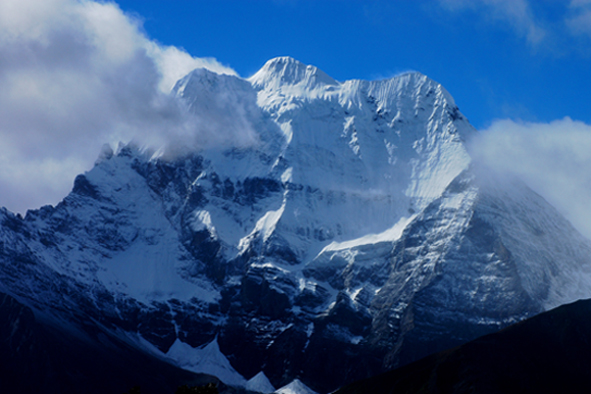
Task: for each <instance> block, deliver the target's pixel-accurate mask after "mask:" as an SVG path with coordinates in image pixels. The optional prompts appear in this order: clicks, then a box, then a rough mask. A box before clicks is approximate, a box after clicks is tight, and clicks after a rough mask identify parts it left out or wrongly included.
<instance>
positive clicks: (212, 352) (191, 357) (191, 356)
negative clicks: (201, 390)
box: [166, 337, 247, 387]
mask: <svg viewBox="0 0 591 394" xmlns="http://www.w3.org/2000/svg"><path fill="white" fill-rule="evenodd" d="M166 357H168V358H169V359H171V360H173V362H174V363H175V364H176V365H177V366H179V367H180V368H182V369H185V370H187V371H192V372H197V373H205V374H208V375H213V376H215V377H217V378H218V379H220V380H221V381H222V382H224V383H225V384H227V385H230V386H239V387H245V386H246V384H247V381H246V379H244V377H243V376H242V375H240V374H239V373H238V372H237V371H236V370H235V369H234V367H232V365H231V364H230V361H228V359H227V358H226V356H225V355H224V354H223V353H222V352H221V351H220V347H219V345H218V339H217V337H216V338H215V339H214V340H213V341H212V342H210V343H209V344H207V345H206V346H203V347H199V348H194V347H191V345H188V344H186V343H184V342H181V340H180V339H178V338H177V339H176V341H174V343H173V344H172V346H171V347H170V349H168V352H167V353H166Z"/></svg>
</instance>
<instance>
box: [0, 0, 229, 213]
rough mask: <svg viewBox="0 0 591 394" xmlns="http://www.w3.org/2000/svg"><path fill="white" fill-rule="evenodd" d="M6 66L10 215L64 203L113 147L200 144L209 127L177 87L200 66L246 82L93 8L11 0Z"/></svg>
mask: <svg viewBox="0 0 591 394" xmlns="http://www.w3.org/2000/svg"><path fill="white" fill-rule="evenodd" d="M0 59H2V60H1V61H0V87H1V89H0V147H1V148H2V149H1V150H0V206H6V207H7V208H9V209H10V210H12V211H16V212H24V211H25V210H26V209H28V208H35V207H38V206H40V205H44V204H47V203H52V204H55V203H57V202H58V201H60V200H61V199H62V198H63V197H64V196H65V195H66V194H67V193H68V191H69V190H70V189H71V185H72V180H73V179H74V177H75V175H77V174H79V173H82V172H84V171H86V170H88V169H90V168H91V167H92V164H93V163H94V161H95V159H96V158H97V156H98V154H99V152H100V148H101V146H102V145H103V144H104V143H111V144H116V143H118V142H119V141H130V140H131V139H138V140H139V141H141V142H143V143H147V144H156V145H158V144H165V143H166V142H167V141H168V140H169V139H170V137H171V136H172V137H173V139H174V137H175V136H176V137H177V138H178V137H179V136H192V137H193V142H195V143H197V144H198V143H199V142H200V141H201V140H200V139H199V133H200V130H199V122H198V120H197V119H194V117H191V116H190V115H189V114H188V113H187V111H186V110H184V108H182V107H181V106H180V105H179V103H178V102H177V101H176V100H174V99H172V98H171V97H170V96H168V93H169V92H170V89H171V87H172V86H173V84H174V82H175V81H176V80H178V79H179V78H181V77H182V76H183V75H185V74H187V73H188V72H189V71H191V70H192V69H194V68H198V67H203V68H207V69H209V70H211V71H214V72H217V73H225V74H234V75H235V74H236V73H235V72H234V71H233V70H232V69H230V68H228V67H225V66H223V65H221V64H220V63H219V62H217V61H216V60H215V59H200V58H194V57H192V56H190V55H189V54H188V53H186V52H185V51H184V50H182V49H179V48H176V47H171V46H162V45H159V44H158V43H156V42H153V41H151V40H150V39H149V38H148V37H146V36H145V34H144V33H143V32H142V29H141V22H140V21H138V20H137V19H134V18H133V17H130V16H129V15H126V14H124V13H123V12H122V11H121V9H120V8H119V7H118V6H117V5H116V4H115V3H109V2H96V1H90V0H80V1H77V0H2V1H1V2H0ZM205 137H207V136H205ZM205 137H204V139H203V140H207V138H205ZM227 137H228V138H231V137H232V136H227ZM218 140H219V137H218Z"/></svg>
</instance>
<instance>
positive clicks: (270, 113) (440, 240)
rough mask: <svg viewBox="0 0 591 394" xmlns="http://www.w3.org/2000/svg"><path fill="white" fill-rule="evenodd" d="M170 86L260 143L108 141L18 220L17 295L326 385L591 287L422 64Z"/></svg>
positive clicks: (193, 80) (286, 67)
mask: <svg viewBox="0 0 591 394" xmlns="http://www.w3.org/2000/svg"><path fill="white" fill-rule="evenodd" d="M173 92H174V94H175V95H176V97H177V98H178V99H179V100H180V101H181V102H183V103H184V104H185V105H186V107H187V110H188V111H191V112H192V113H193V114H195V116H198V117H199V118H200V119H203V127H205V128H207V130H208V133H210V132H212V131H215V130H222V129H233V130H235V131H236V133H237V135H243V136H244V138H242V139H240V140H239V141H237V142H236V143H235V144H234V145H232V146H228V144H227V143H226V142H219V143H212V144H205V145H204V146H202V147H201V148H194V149H187V146H190V144H189V143H188V142H187V144H186V146H184V147H178V146H172V147H169V148H170V149H169V150H168V151H161V150H160V151H152V150H150V149H146V148H140V147H137V146H134V145H133V144H130V145H122V146H120V147H118V148H117V150H116V151H115V152H113V151H111V150H110V149H106V150H105V151H103V152H102V154H101V157H100V159H99V160H98V161H97V164H96V166H95V167H94V168H93V169H92V170H91V171H89V172H87V173H86V174H83V175H80V176H78V177H77V178H76V180H75V182H74V187H73V190H72V193H71V194H70V195H68V196H67V197H66V198H65V199H64V200H63V201H62V202H61V203H60V204H58V205H57V206H56V207H49V206H48V207H43V208H42V209H40V210H36V211H29V212H28V213H27V215H26V216H25V217H24V218H22V217H20V216H15V215H13V214H11V213H10V212H7V211H5V210H4V211H1V212H0V224H1V225H0V290H2V291H4V292H5V293H7V294H9V295H11V296H13V297H15V298H16V299H18V300H19V301H20V302H22V303H23V304H25V305H27V306H28V307H31V308H32V309H33V310H34V311H36V313H38V314H39V313H42V314H44V316H48V317H47V318H48V319H49V320H52V321H53V322H54V323H53V324H54V325H55V326H59V325H60V324H65V323H64V322H67V324H70V323H71V322H74V323H75V324H77V325H82V324H86V322H94V323H93V324H98V325H100V327H101V329H104V330H107V331H108V332H110V333H112V335H114V336H117V337H118V338H120V340H121V341H124V342H126V343H128V344H129V345H130V346H133V347H135V348H138V349H143V351H146V352H152V353H156V354H158V355H159V356H160V357H162V358H166V359H167V360H168V361H169V362H171V363H172V364H176V365H178V366H184V367H186V368H193V367H194V368H197V367H198V366H200V365H201V366H202V365H205V364H207V363H208V362H209V361H212V362H214V361H215V363H216V365H218V366H221V367H223V368H222V369H223V370H224V371H230V372H229V375H228V376H229V377H231V379H232V382H226V383H231V384H237V385H243V384H246V382H247V381H248V380H250V379H252V378H253V377H255V376H257V375H258V374H259V373H260V372H261V371H262V372H264V375H265V376H266V377H268V379H269V381H270V384H271V385H272V386H274V387H283V386H286V385H288V384H290V382H292V381H293V380H294V379H296V378H297V379H300V380H301V381H302V382H303V383H304V384H306V385H307V386H309V387H310V388H311V389H312V390H314V391H318V392H327V391H330V390H333V389H335V388H337V387H339V386H341V385H342V384H343V383H346V382H351V381H353V380H356V379H360V378H363V377H367V376H370V375H372V374H375V373H378V372H380V371H384V370H386V369H389V368H392V367H394V366H396V365H403V364H406V363H409V362H411V361H414V360H416V359H418V358H420V357H422V356H424V355H426V354H429V353H432V352H435V351H437V350H440V349H444V348H447V347H449V346H455V345H457V344H460V343H463V342H466V341H468V340H470V339H473V338H475V337H477V336H479V335H482V334H485V333H489V332H492V331H495V330H498V329H499V328H502V327H504V326H506V325H508V324H511V323H513V322H516V321H518V320H521V319H523V318H525V317H528V316H532V315H534V314H536V313H539V312H541V311H543V310H545V309H548V308H550V307H553V306H556V305H558V304H561V303H564V302H569V301H573V300H575V299H577V298H581V297H588V296H591V294H589V293H591V291H590V290H589V289H590V288H591V287H589V286H588V285H587V284H588V283H589V281H590V279H589V278H590V277H591V274H590V272H589V270H590V267H591V266H590V264H591V259H590V257H589V256H591V253H590V252H591V246H590V245H589V242H588V241H587V240H585V239H583V238H582V237H581V236H580V235H579V234H578V233H577V232H576V231H575V230H574V229H573V228H572V226H570V224H569V223H568V222H567V221H566V220H565V219H564V218H562V217H561V216H560V215H559V214H558V213H557V212H556V211H555V210H554V209H553V208H552V207H551V206H550V205H548V204H547V203H546V202H545V201H544V200H543V199H542V198H541V197H540V196H538V195H536V194H535V193H534V192H532V191H531V190H530V189H528V188H527V186H525V185H522V184H520V183H519V182H516V181H513V180H507V179H503V178H502V177H497V176H493V175H490V174H488V173H487V172H486V171H483V170H481V169H479V168H478V167H477V166H476V165H474V164H473V163H472V159H471V158H470V155H469V152H468V150H467V148H466V141H467V140H468V139H469V138H470V136H471V135H473V134H474V133H475V130H474V129H473V128H472V127H471V126H470V124H469V123H468V121H467V120H466V119H465V118H464V117H463V116H462V115H461V113H460V112H459V110H458V108H457V106H456V105H455V103H454V101H453V99H452V98H451V96H450V95H449V93H448V92H447V91H445V89H444V88H443V87H441V86H440V85H439V84H437V83H436V82H434V81H432V80H430V79H429V78H427V77H426V76H424V75H421V74H419V73H409V74H404V75H401V76H398V77H395V78H392V79H389V80H383V81H372V82H367V81H346V82H342V83H341V82H337V81H335V80H333V79H332V78H330V77H329V76H327V75H326V74H325V73H323V72H322V71H320V70H318V69H317V68H315V67H313V66H307V65H304V64H301V63H299V62H297V61H295V60H294V59H291V58H277V59H273V60H270V61H269V62H268V63H267V64H266V65H265V66H264V67H263V68H262V69H261V70H260V71H259V72H258V73H256V74H255V75H254V76H253V77H251V78H250V79H249V80H244V79H240V78H238V77H234V76H228V75H217V74H214V73H212V72H209V71H207V70H195V71H193V72H191V73H190V74H188V75H187V76H186V77H184V78H183V79H181V80H180V81H179V82H178V83H177V84H176V86H175V88H174V90H173ZM210 134H211V133H210ZM208 135H209V134H208ZM214 142H215V141H214ZM573 283H576V284H577V286H573V285H572V284H573ZM567 284H568V285H567ZM214 341H215V342H214ZM214 345H215V346H214ZM214 348H215V349H214ZM171 349H172V351H171ZM179 349H180V350H182V351H178V350H179ZM205 349H210V350H211V349H214V350H215V351H205ZM202 350H203V351H202ZM187 357H193V358H190V359H188V358H187ZM207 357H211V358H212V359H211V360H209V359H208V358H207ZM202 358H204V359H202ZM228 365H229V366H228ZM187 366H189V367H187ZM221 367H220V368H221ZM219 378H220V379H222V380H223V379H224V378H223V377H222V376H219ZM236 382H238V383H236Z"/></svg>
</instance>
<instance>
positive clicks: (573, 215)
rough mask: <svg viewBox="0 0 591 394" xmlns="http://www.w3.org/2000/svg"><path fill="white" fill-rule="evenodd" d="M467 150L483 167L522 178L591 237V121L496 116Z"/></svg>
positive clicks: (584, 233) (583, 232)
mask: <svg viewBox="0 0 591 394" xmlns="http://www.w3.org/2000/svg"><path fill="white" fill-rule="evenodd" d="M472 150H473V154H474V156H475V157H476V158H477V159H478V160H481V161H482V162H483V163H484V164H486V165H487V166H488V167H490V168H492V169H494V170H496V171H500V172H502V173H509V174H513V175H516V176H518V177H520V178H522V179H523V180H524V181H525V182H526V184H528V185H529V186H530V187H531V188H532V189H534V190H535V191H536V192H538V193H539V194H540V195H542V196H543V197H544V198H545V199H546V200H547V201H548V202H550V203H551V204H552V205H553V206H554V207H556V208H557V209H558V210H559V211H560V212H561V213H563V214H564V215H565V216H566V218H567V219H569V220H570V222H571V223H572V224H573V225H574V226H575V227H576V228H577V229H578V230H579V231H580V232H581V233H582V234H583V235H585V236H586V237H588V238H591V205H590V202H591V125H588V124H585V123H583V122H579V121H573V120H571V119H570V118H564V119H562V120H557V121H553V122H551V123H526V122H515V121H512V120H499V121H496V122H494V123H493V124H492V125H491V126H490V127H489V128H488V129H486V130H484V131H483V132H481V134H480V136H479V137H478V138H476V139H475V140H474V141H473V144H472Z"/></svg>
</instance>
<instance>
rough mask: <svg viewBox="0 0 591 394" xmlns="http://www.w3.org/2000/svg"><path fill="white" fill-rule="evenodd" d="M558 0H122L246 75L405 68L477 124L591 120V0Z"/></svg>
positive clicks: (157, 35)
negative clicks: (278, 66)
mask: <svg viewBox="0 0 591 394" xmlns="http://www.w3.org/2000/svg"><path fill="white" fill-rule="evenodd" d="M584 3H585V2H580V1H579V2H576V1H575V2H570V1H557V0H536V1H524V0H489V1H479V0H464V1H462V0H451V1H437V0H423V1H411V0H398V1H379V0H374V1H372V0H369V1H356V0H349V1H347V0H344V1H337V0H332V1H311V0H309V1H305V0H284V1H272V0H267V1H264V0H253V1H244V0H242V1H228V0H218V1H178V0H177V1H170V2H163V1H150V0H119V1H118V4H119V5H120V6H121V8H122V9H123V10H124V11H125V12H129V13H133V14H135V15H136V16H137V17H138V18H140V19H141V20H142V21H143V27H144V29H145V31H146V32H147V34H148V36H150V37H151V38H153V39H155V40H158V41H159V42H161V43H162V44H166V45H175V46H178V47H182V48H184V49H185V50H186V51H187V52H189V53H190V54H191V55H193V56H198V57H214V58H216V59H217V60H219V61H220V62H221V63H223V64H225V65H228V66H230V67H232V68H233V69H235V70H236V71H237V72H238V73H239V74H240V75H241V76H244V77H248V76H249V75H251V74H253V73H254V72H255V71H257V70H258V69H259V68H260V67H261V66H262V65H263V64H264V62H265V61H267V60H268V59H270V58H273V57H276V56H282V55H289V56H292V57H294V58H296V59H298V60H300V61H302V62H304V63H307V64H313V65H315V66H317V67H319V68H320V69H322V70H323V71H325V72H326V73H328V74H329V75H331V76H332V77H333V78H335V79H337V80H346V79H353V78H358V79H376V78H384V77H389V76H392V75H395V74H397V73H399V72H402V71H406V70H416V71H420V72H422V73H424V74H426V75H427V76H429V77H431V78H433V79H435V80H436V81H438V82H440V83H441V84H442V85H443V86H444V87H446V88H447V89H448V90H449V91H450V93H451V94H452V95H453V96H454V98H455V99H456V102H457V104H458V105H459V107H460V109H461V110H462V112H463V113H464V114H465V115H466V116H467V117H468V118H469V119H470V121H471V123H472V124H473V125H474V126H475V127H477V128H483V127H487V126H489V125H490V123H491V122H492V121H493V120H494V119H499V118H507V117H509V118H513V119H522V120H527V121H551V120H554V119H560V118H563V117H565V116H570V117H571V118H573V119H579V120H582V121H585V122H589V121H591V111H589V110H588V104H589V92H590V91H591V78H590V77H589V73H590V71H591V67H590V66H591V56H590V55H591V45H590V44H591V40H590V39H589V37H590V34H591V28H588V29H587V30H585V28H584V27H580V26H579V27H577V26H576V24H575V23H574V21H575V20H576V18H577V17H583V18H584V17H587V20H588V22H589V25H590V26H591V17H589V14H588V13H589V12H590V11H591V8H590V7H591V4H584Z"/></svg>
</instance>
